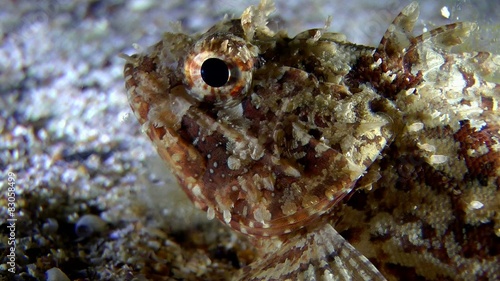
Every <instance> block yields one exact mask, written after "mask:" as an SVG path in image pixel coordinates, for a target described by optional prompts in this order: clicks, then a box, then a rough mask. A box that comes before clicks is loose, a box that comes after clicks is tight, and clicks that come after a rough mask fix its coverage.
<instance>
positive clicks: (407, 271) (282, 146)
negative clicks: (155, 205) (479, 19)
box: [124, 1, 500, 280]
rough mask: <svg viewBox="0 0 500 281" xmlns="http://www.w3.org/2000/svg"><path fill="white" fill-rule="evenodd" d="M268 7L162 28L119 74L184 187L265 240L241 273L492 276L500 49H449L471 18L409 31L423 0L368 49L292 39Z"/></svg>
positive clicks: (496, 259) (305, 35)
mask: <svg viewBox="0 0 500 281" xmlns="http://www.w3.org/2000/svg"><path fill="white" fill-rule="evenodd" d="M273 10H274V7H273V5H272V3H268V2H267V1H262V2H261V3H260V5H259V6H257V7H253V6H251V7H249V8H248V9H246V10H245V12H244V13H243V14H242V16H241V18H240V19H228V20H223V21H222V22H220V23H219V24H217V25H215V26H214V27H212V28H211V29H209V30H208V31H207V32H206V33H204V34H199V35H186V34H182V33H165V34H164V36H163V39H162V40H161V41H160V42H158V43H157V44H156V45H154V46H151V47H150V48H149V49H148V50H147V51H146V52H145V53H142V54H136V55H133V56H131V57H128V58H127V63H126V65H125V71H124V72H125V80H126V88H127V93H128V97H129V102H130V105H131V107H132V109H133V111H134V113H135V115H136V117H137V118H138V120H139V122H140V123H141V124H142V126H143V130H144V132H145V133H146V134H147V135H148V136H149V137H150V138H151V140H152V141H153V143H154V145H155V147H156V149H157V151H158V153H159V154H160V156H161V157H162V158H163V159H164V160H165V161H166V162H167V163H168V164H169V166H170V168H171V169H172V171H173V172H174V174H175V175H176V177H177V179H178V181H179V183H180V185H181V186H182V187H183V189H184V191H185V192H186V193H187V195H188V197H189V198H190V199H191V200H192V201H193V203H194V204H195V205H196V206H197V207H198V208H201V209H203V210H205V211H206V212H207V215H208V217H209V218H213V217H217V218H218V219H219V220H221V221H222V222H224V223H225V224H227V225H228V226H229V227H231V228H232V229H234V230H236V231H239V232H241V233H243V234H246V235H248V236H249V237H250V239H252V240H253V241H254V244H255V245H256V247H257V249H258V251H259V253H260V254H261V257H260V258H258V259H257V260H256V261H255V262H254V263H252V264H250V265H249V266H246V267H244V268H243V269H241V270H240V271H239V273H238V274H236V275H235V277H234V279H235V280H385V279H386V278H387V279H389V280H402V279H405V280H412V279H415V280H417V279H418V280H437V279H451V280H470V279H481V278H482V279H485V280H487V279H489V280H495V279H499V278H500V276H499V271H500V268H499V267H500V266H499V265H500V246H499V245H500V192H499V186H500V179H499V174H500V155H499V153H500V143H499V141H500V133H499V130H500V126H499V125H500V120H499V119H500V117H499V111H498V105H499V104H498V103H499V100H500V87H499V86H498V84H497V83H496V82H498V78H499V77H500V74H499V70H498V69H499V68H498V67H499V65H498V64H499V63H500V58H499V57H498V56H495V55H493V54H490V53H485V52H470V53H461V52H455V51H454V48H455V46H458V45H460V44H461V43H462V42H463V40H464V39H465V38H466V37H467V36H468V35H469V34H470V32H472V31H473V30H474V29H475V28H476V26H475V24H471V23H454V24H450V25H447V26H444V27H440V28H437V29H435V30H432V31H429V32H427V33H424V34H423V35H420V36H413V35H412V29H413V26H414V24H415V22H416V20H417V17H418V14H419V12H418V5H417V4H416V3H412V4H410V5H409V6H407V7H406V8H405V9H404V10H403V11H402V12H401V13H400V14H399V15H398V16H397V17H396V19H395V20H394V21H393V23H392V24H391V25H390V27H389V28H388V30H387V32H386V33H385V35H384V37H383V38H382V40H381V43H380V45H379V46H378V47H377V48H371V47H366V46H360V45H355V44H353V43H350V42H347V41H345V37H344V36H343V35H341V34H337V33H328V32H326V31H325V30H324V29H314V30H308V31H304V32H302V33H299V34H298V35H297V36H295V37H294V38H289V37H288V35H287V34H286V33H285V32H283V31H279V32H275V31H273V30H271V29H269V28H268V27H267V25H266V24H267V18H268V16H269V15H270V13H271V12H272V11H273ZM167 203H168V202H166V204H167ZM339 232H340V234H339ZM341 234H342V235H341ZM344 237H345V238H346V239H347V240H346V239H344Z"/></svg>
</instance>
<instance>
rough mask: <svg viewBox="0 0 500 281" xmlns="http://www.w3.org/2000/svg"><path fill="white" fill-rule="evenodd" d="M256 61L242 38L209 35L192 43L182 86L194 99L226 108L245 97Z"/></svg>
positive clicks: (249, 46)
mask: <svg viewBox="0 0 500 281" xmlns="http://www.w3.org/2000/svg"><path fill="white" fill-rule="evenodd" d="M257 58H258V49H257V47H255V46H253V45H251V44H250V43H248V42H247V41H245V40H244V39H243V38H240V37H237V36H234V35H228V34H212V35H210V36H207V37H204V38H201V39H200V40H199V41H197V42H195V44H194V45H193V46H192V48H191V50H190V51H189V52H188V54H187V56H186V57H185V59H184V80H183V82H184V86H185V89H186V90H187V92H188V94H189V95H191V96H192V97H194V98H195V99H197V100H199V101H202V102H206V103H211V104H214V105H216V106H218V107H228V106H231V105H234V104H236V103H237V102H238V101H240V100H241V99H242V98H243V97H244V96H245V95H246V93H247V91H248V89H249V87H250V85H251V83H252V74H253V70H254V62H255V61H256V60H257Z"/></svg>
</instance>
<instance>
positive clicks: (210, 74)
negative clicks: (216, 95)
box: [200, 58, 230, 88]
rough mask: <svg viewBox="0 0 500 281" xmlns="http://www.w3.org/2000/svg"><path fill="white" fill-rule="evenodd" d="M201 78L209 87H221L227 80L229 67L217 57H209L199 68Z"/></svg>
mask: <svg viewBox="0 0 500 281" xmlns="http://www.w3.org/2000/svg"><path fill="white" fill-rule="evenodd" d="M200 73H201V78H202V79H203V81H205V83H207V84H208V85H209V86H211V87H215V88H218V87H222V86H224V84H226V83H227V81H229V75H230V73H229V68H228V66H227V64H226V63H225V62H224V61H223V60H221V59H218V58H209V59H207V60H205V61H204V62H203V64H202V65H201V69H200Z"/></svg>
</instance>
